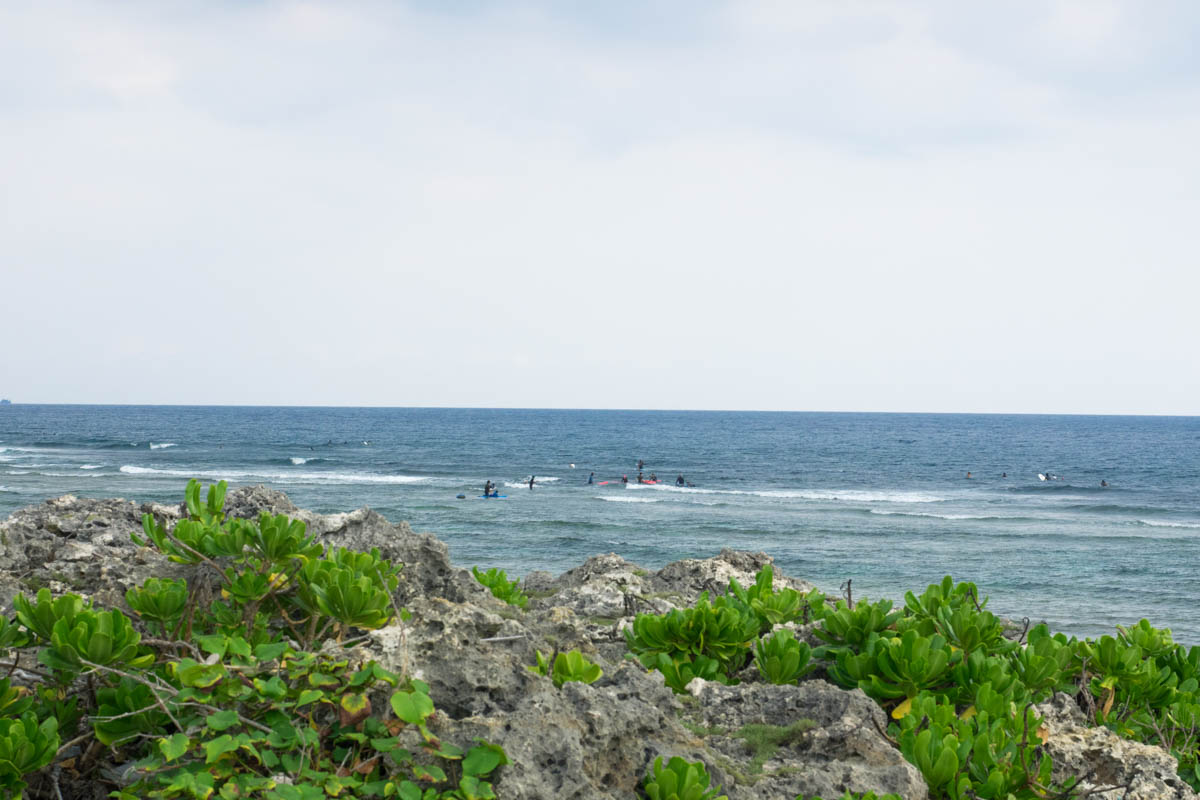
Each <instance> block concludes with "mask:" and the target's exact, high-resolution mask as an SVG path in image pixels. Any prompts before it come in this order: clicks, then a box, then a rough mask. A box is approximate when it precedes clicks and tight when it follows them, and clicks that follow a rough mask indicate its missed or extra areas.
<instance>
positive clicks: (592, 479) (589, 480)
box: [588, 472, 596, 485]
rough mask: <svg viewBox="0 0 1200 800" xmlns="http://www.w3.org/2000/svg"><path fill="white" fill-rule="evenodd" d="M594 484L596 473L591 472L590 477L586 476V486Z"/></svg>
mask: <svg viewBox="0 0 1200 800" xmlns="http://www.w3.org/2000/svg"><path fill="white" fill-rule="evenodd" d="M595 482H596V473H594V472H593V473H592V474H591V475H588V485H591V484H593V483H595Z"/></svg>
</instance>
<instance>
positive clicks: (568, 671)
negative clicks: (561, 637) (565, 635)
mask: <svg viewBox="0 0 1200 800" xmlns="http://www.w3.org/2000/svg"><path fill="white" fill-rule="evenodd" d="M525 669H527V670H529V671H530V672H533V673H536V674H538V675H546V676H549V677H550V678H551V679H552V680H553V681H554V685H555V687H557V688H562V685H563V684H564V683H568V682H570V681H576V682H579V683H595V682H596V681H597V680H599V678H600V676H601V675H603V674H604V671H603V670H602V669H601V668H600V665H599V664H596V663H594V662H592V661H589V660H588V659H587V658H586V657H585V656H584V655H583V653H580V652H579V651H578V650H571V651H570V652H567V653H559V654H558V655H557V656H555V657H554V664H553V666H551V664H550V662H548V661H547V660H546V657H545V656H543V655H542V651H541V650H538V651H537V664H535V665H534V666H532V667H526V668H525Z"/></svg>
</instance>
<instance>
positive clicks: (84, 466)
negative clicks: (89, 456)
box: [79, 464, 104, 469]
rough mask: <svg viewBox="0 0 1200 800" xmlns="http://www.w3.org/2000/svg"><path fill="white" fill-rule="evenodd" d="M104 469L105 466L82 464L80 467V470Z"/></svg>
mask: <svg viewBox="0 0 1200 800" xmlns="http://www.w3.org/2000/svg"><path fill="white" fill-rule="evenodd" d="M103 467H104V465H103V464H80V465H79V468H80V469H102V468H103Z"/></svg>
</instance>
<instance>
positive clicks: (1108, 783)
mask: <svg viewBox="0 0 1200 800" xmlns="http://www.w3.org/2000/svg"><path fill="white" fill-rule="evenodd" d="M1037 712H1038V714H1040V715H1041V716H1042V717H1043V719H1044V721H1045V728H1046V731H1047V734H1048V735H1047V737H1046V744H1045V747H1046V751H1047V752H1048V753H1049V754H1050V756H1051V758H1053V759H1054V780H1056V781H1060V782H1061V781H1064V780H1066V779H1067V778H1069V777H1077V778H1078V779H1079V784H1078V786H1077V788H1078V789H1080V790H1084V791H1087V790H1093V789H1099V788H1101V787H1111V788H1108V789H1107V790H1106V791H1098V792H1096V793H1095V794H1091V795H1089V798H1095V800H1196V798H1198V797H1200V795H1197V794H1196V792H1194V791H1193V790H1192V788H1191V787H1190V786H1188V785H1187V783H1186V782H1184V780H1183V779H1182V778H1180V777H1179V775H1177V774H1176V770H1178V768H1179V764H1178V762H1177V761H1176V760H1175V758H1174V757H1173V756H1172V755H1171V754H1170V753H1168V752H1167V751H1166V750H1163V749H1162V748H1161V747H1153V746H1151V745H1147V744H1142V743H1140V742H1132V741H1129V740H1128V739H1122V738H1121V737H1119V736H1117V735H1116V734H1115V733H1113V732H1112V731H1111V730H1109V729H1108V728H1103V727H1100V728H1093V727H1088V726H1087V717H1086V716H1085V715H1084V714H1083V712H1082V711H1081V710H1080V709H1079V706H1078V705H1077V704H1076V703H1075V701H1074V699H1073V698H1071V697H1070V696H1069V695H1065V694H1062V693H1059V694H1056V695H1055V696H1054V698H1053V699H1052V700H1050V701H1049V702H1047V703H1043V704H1041V705H1040V706H1038V707H1037Z"/></svg>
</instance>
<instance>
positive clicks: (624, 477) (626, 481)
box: [621, 475, 629, 484]
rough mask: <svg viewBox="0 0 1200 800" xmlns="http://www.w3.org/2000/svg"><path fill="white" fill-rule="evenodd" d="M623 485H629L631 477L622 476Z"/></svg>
mask: <svg viewBox="0 0 1200 800" xmlns="http://www.w3.org/2000/svg"><path fill="white" fill-rule="evenodd" d="M621 483H625V484H628V483H629V476H628V475H622V476H621Z"/></svg>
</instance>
